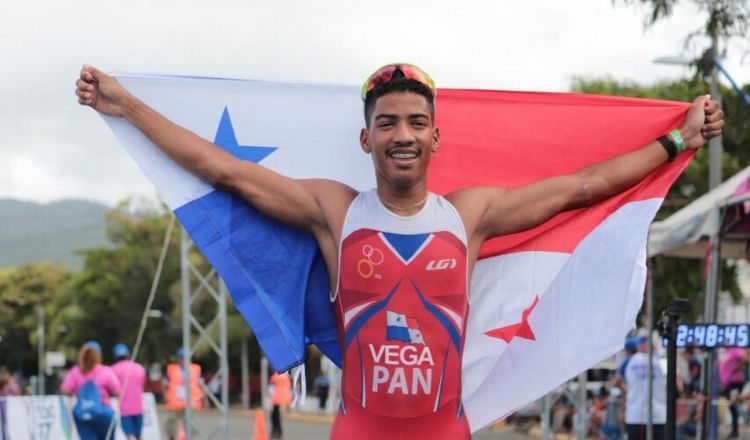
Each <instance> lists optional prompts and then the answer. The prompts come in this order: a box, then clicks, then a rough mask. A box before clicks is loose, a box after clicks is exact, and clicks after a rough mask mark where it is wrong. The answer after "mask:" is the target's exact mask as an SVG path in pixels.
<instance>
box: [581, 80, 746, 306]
mask: <svg viewBox="0 0 750 440" xmlns="http://www.w3.org/2000/svg"><path fill="white" fill-rule="evenodd" d="M571 88H572V90H573V91H575V92H581V93H595V94H607V95H618V96H632V97H637V98H650V99H667V100H674V101H691V100H692V99H693V98H694V97H696V96H698V95H701V94H705V93H707V86H706V84H705V83H704V82H703V81H700V80H680V81H674V82H661V83H657V84H655V85H652V86H644V85H640V84H637V83H633V82H627V81H623V82H619V81H616V80H614V79H612V78H598V79H586V78H574V79H573V82H572V85H571ZM721 93H722V95H723V96H724V97H725V99H724V103H723V108H724V112H725V115H726V116H725V118H726V124H727V125H726V128H725V130H724V136H723V142H724V157H723V175H724V176H731V175H733V174H735V173H737V172H738V171H740V170H741V169H742V168H743V167H745V166H747V164H748V163H750V151H748V149H747V148H741V146H742V145H749V144H750V138H749V137H750V109H748V106H747V105H745V104H744V103H743V102H742V101H741V100H740V99H739V97H738V96H737V95H736V93H735V91H734V90H731V89H723V90H722V91H721ZM707 176H708V151H707V149H705V148H704V149H701V150H699V151H698V153H697V154H696V156H695V158H694V159H693V162H692V164H691V165H690V166H689V167H688V168H687V169H686V170H685V172H684V173H683V174H682V175H681V176H680V178H679V179H678V180H677V182H675V184H674V185H673V186H672V188H671V190H670V191H669V193H668V194H667V197H666V199H665V201H664V205H663V206H662V209H661V210H660V211H659V213H658V214H657V220H661V219H663V218H666V217H668V216H669V215H671V214H673V213H674V212H676V211H677V210H678V209H680V208H682V207H684V206H685V205H687V204H688V203H689V202H691V201H692V200H694V199H696V198H697V197H699V196H701V195H703V194H705V193H706V192H707V191H708V179H707ZM653 269H654V287H655V289H654V291H655V300H654V308H655V310H657V311H659V310H663V309H664V308H665V307H666V306H667V304H668V303H669V302H670V301H671V300H672V299H673V298H677V297H686V298H689V299H690V300H691V302H692V304H693V308H692V315H693V317H696V316H698V315H700V314H701V313H702V310H703V307H702V304H703V290H704V285H703V283H704V280H703V273H704V261H703V260H691V259H678V258H667V257H659V258H657V259H656V262H655V265H654V268H653ZM721 276H722V289H723V290H724V291H726V292H729V294H730V295H731V296H732V298H734V299H735V300H737V299H739V297H740V291H739V286H738V285H737V280H736V270H735V267H734V265H732V264H729V263H728V262H726V261H724V262H723V263H722V275H721Z"/></svg>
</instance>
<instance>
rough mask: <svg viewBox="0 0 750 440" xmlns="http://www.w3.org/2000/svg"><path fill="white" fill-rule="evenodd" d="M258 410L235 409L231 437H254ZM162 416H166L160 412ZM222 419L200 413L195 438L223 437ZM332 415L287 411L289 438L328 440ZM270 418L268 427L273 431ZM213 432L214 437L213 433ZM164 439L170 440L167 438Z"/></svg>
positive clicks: (492, 433)
mask: <svg viewBox="0 0 750 440" xmlns="http://www.w3.org/2000/svg"><path fill="white" fill-rule="evenodd" d="M254 417H255V411H243V410H231V411H230V416H229V439H230V440H251V439H252V437H253V434H254V430H253V422H254ZM160 419H161V420H162V421H163V420H164V417H163V415H162V414H161V413H160ZM220 421H221V418H220V416H219V413H218V412H216V411H213V410H208V411H202V412H200V413H198V414H197V415H196V429H197V430H198V432H197V435H196V436H195V437H194V438H193V440H205V439H209V438H214V439H221V438H222V437H221V436H220V435H219V432H218V431H217V429H218V426H219V422H220ZM331 421H332V418H331V417H330V416H321V415H315V414H299V413H287V414H284V419H283V429H284V439H285V440H327V439H328V434H329V432H330V430H331ZM270 428H271V426H270V421H269V420H268V417H266V430H267V431H268V430H270ZM212 434H213V437H212V436H211V435H212ZM473 438H474V439H477V440H494V439H503V440H529V439H530V437H527V436H524V435H522V434H519V433H516V432H515V431H513V430H512V429H511V428H502V429H496V430H484V431H482V432H479V433H477V434H476V435H474V437H473ZM162 440H167V439H166V438H164V439H162Z"/></svg>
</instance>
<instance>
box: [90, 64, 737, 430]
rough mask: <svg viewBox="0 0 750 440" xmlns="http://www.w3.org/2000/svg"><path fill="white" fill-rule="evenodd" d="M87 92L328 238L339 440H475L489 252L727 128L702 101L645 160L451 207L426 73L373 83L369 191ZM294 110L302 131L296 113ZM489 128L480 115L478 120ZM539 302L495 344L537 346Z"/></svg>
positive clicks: (379, 76)
mask: <svg viewBox="0 0 750 440" xmlns="http://www.w3.org/2000/svg"><path fill="white" fill-rule="evenodd" d="M76 93H77V95H78V98H79V102H80V103H81V104H83V105H89V106H91V107H93V108H95V109H96V110H98V111H99V112H101V113H103V114H105V115H109V116H114V117H120V118H124V119H125V120H126V121H127V122H129V123H130V124H132V126H134V127H135V128H136V129H137V130H139V131H140V132H141V133H143V135H145V136H146V137H147V138H148V139H149V140H150V141H151V142H153V144H155V145H156V146H157V147H158V148H159V149H160V150H161V151H162V152H163V153H165V154H166V155H167V156H169V157H170V158H171V159H172V160H174V161H175V162H177V163H178V164H179V165H181V166H182V167H184V168H185V169H187V170H189V171H190V172H192V173H194V174H196V175H198V176H199V177H200V178H201V179H203V180H204V181H206V182H208V184H210V185H211V186H213V187H216V188H221V189H224V190H226V191H228V192H231V193H233V194H235V195H238V196H239V197H241V198H242V199H244V200H245V201H246V202H247V203H249V204H250V205H252V206H253V207H255V208H256V209H257V210H258V211H260V212H261V213H262V214H264V215H265V216H267V217H270V218H271V219H274V220H276V221H278V222H282V223H285V224H289V225H292V226H294V227H296V228H300V229H303V230H307V231H309V232H310V233H311V234H312V235H313V236H314V238H315V241H316V243H317V245H318V247H319V249H320V252H321V253H322V256H323V260H324V262H325V268H326V269H327V273H328V276H329V281H330V285H331V286H336V287H335V288H333V289H331V301H333V302H334V305H333V307H334V310H335V315H336V324H337V328H338V333H339V338H338V339H339V344H340V348H341V353H342V357H343V360H342V364H343V365H342V369H343V383H342V401H341V405H340V410H339V414H338V417H337V418H336V421H335V423H334V426H333V431H332V434H331V437H332V438H358V439H369V438H373V439H375V438H403V439H407V438H408V439H428V438H441V439H452V438H456V439H459V438H469V437H470V428H469V422H471V420H467V413H466V412H465V411H464V405H463V402H462V361H464V362H466V360H467V356H469V357H471V358H472V361H474V359H473V358H474V357H475V354H473V353H472V354H469V353H466V354H464V342H465V339H466V337H467V326H469V327H470V326H471V325H472V324H471V323H470V322H469V323H468V324H467V318H468V316H469V313H468V303H469V297H468V291H469V283H471V282H472V281H474V284H472V295H474V291H475V286H476V285H477V281H476V280H472V275H473V274H474V272H475V269H476V268H477V267H478V264H477V260H478V258H479V257H480V253H481V252H480V251H481V248H482V246H483V244H484V243H485V242H486V241H488V240H490V239H492V238H494V237H502V236H508V235H511V234H519V233H522V232H523V231H527V230H530V229H532V228H536V227H538V226H540V225H543V224H545V222H548V220H550V219H553V218H554V217H555V216H557V215H558V214H560V213H562V212H565V211H572V210H577V209H579V208H582V207H588V206H594V205H596V204H598V203H599V202H602V201H605V200H607V199H609V198H611V197H612V196H615V195H617V194H619V193H621V192H623V191H625V190H627V189H629V188H631V187H633V186H636V185H637V184H639V182H641V181H642V180H643V179H645V178H646V177H647V176H649V174H650V173H652V172H653V171H654V170H656V169H657V168H659V167H660V166H662V165H663V164H664V163H665V162H667V161H670V162H671V161H672V160H674V159H675V158H676V156H677V155H678V154H679V153H680V152H682V151H685V150H695V149H697V148H699V147H700V146H702V145H703V144H704V143H705V141H706V139H708V138H710V137H714V136H718V135H719V134H720V133H721V127H722V126H723V124H724V121H723V113H722V112H721V110H720V109H719V108H718V105H717V103H716V102H715V101H711V100H710V99H709V97H708V96H701V97H698V98H696V100H695V101H694V102H693V104H692V106H691V107H690V109H689V111H688V113H687V115H686V116H685V117H684V121H683V122H682V124H681V126H680V127H679V129H675V130H672V131H669V132H668V133H661V134H663V136H659V137H658V139H657V140H654V141H653V142H650V143H648V144H647V145H645V146H642V147H640V148H637V149H633V150H631V151H628V152H624V153H621V154H618V155H616V156H614V157H610V158H608V159H606V160H603V161H599V162H597V163H594V164H592V165H588V166H585V167H582V168H580V169H579V170H578V171H575V172H573V173H567V174H561V175H557V176H553V177H549V178H546V179H541V180H539V181H536V182H533V183H529V184H525V185H520V186H516V187H510V188H508V187H500V186H472V187H467V188H463V189H458V190H454V191H451V192H449V193H447V194H446V195H445V196H440V195H437V194H435V193H432V192H430V191H428V181H427V169H428V165H429V164H430V162H431V160H432V158H433V155H435V154H436V153H437V152H438V149H439V147H440V140H441V133H440V131H439V130H438V128H437V127H436V125H435V95H436V89H435V86H434V83H433V82H432V80H431V79H430V78H429V76H427V75H426V74H425V73H424V72H422V71H421V70H420V69H418V68H416V67H415V66H412V65H408V64H394V65H389V66H385V67H383V68H381V69H379V70H378V71H376V72H375V73H374V74H373V75H371V76H370V78H368V80H367V81H366V83H365V85H364V86H363V89H362V98H363V100H364V114H365V128H363V129H361V132H360V146H361V148H362V150H363V151H364V152H365V153H367V154H370V155H371V157H372V160H373V164H374V169H375V179H376V182H377V188H375V189H373V190H370V191H364V192H360V191H357V190H355V189H354V188H352V187H350V186H348V185H346V184H343V183H340V182H337V181H333V180H325V179H292V178H289V177H285V176H283V175H281V174H279V173H276V172H274V171H271V170H270V169H268V168H265V167H263V166H259V165H257V164H255V163H251V162H248V161H243V160H239V159H237V158H236V157H235V156H234V155H232V154H230V153H229V152H228V151H227V150H225V149H222V148H220V147H218V146H216V145H214V144H212V143H211V142H209V141H206V140H204V139H202V138H201V137H199V136H197V135H196V134H194V133H192V132H190V131H188V130H186V129H184V128H182V127H180V126H178V125H176V124H174V123H172V122H171V121H169V120H168V119H166V118H165V117H163V116H162V115H160V114H159V113H157V112H156V111H155V110H153V109H152V108H151V107H149V106H148V105H146V104H145V103H144V102H142V101H141V100H139V99H138V98H136V97H135V96H133V95H131V94H130V93H129V92H128V91H126V90H125V88H123V87H122V86H121V85H120V84H119V83H118V81H117V80H115V79H114V78H112V77H110V76H108V75H106V74H104V73H102V72H100V71H98V70H97V69H94V68H92V67H89V66H84V68H83V70H82V71H81V75H80V78H79V80H78V81H77V91H76ZM475 99H477V100H479V99H480V98H478V97H475ZM286 110H287V112H288V114H289V115H288V117H289V118H294V112H295V111H296V110H297V109H295V108H288V109H286ZM558 117H559V118H568V117H570V115H562V114H561V115H558ZM483 118H484V115H481V114H472V115H470V118H469V119H470V120H472V119H473V120H474V121H483V120H484V119H483ZM500 122H501V121H491V123H494V124H499V123H500ZM563 127H564V126H563ZM488 128H490V127H488ZM217 138H218V135H217ZM234 142H235V143H236V140H235V141H234ZM609 142H610V143H613V144H616V143H617V142H618V139H610V140H609ZM603 147H606V146H603ZM335 159H336V158H335V157H321V158H320V160H323V161H327V160H335ZM611 217H613V216H611ZM605 223H606V222H602V224H605ZM589 227H591V226H589ZM623 240H626V239H623ZM584 241H585V240H582V241H581V243H584ZM623 243H625V242H623ZM612 245H613V246H614V247H615V248H616V247H617V246H619V243H612ZM615 252H616V251H615ZM539 258H542V257H539ZM536 264H537V265H544V264H545V263H544V261H542V260H539V261H538V262H537V263H536ZM475 265H476V266H475ZM220 272H221V270H220ZM222 276H225V277H226V275H224V274H222ZM558 278H559V277H558ZM629 279H630V278H628V280H629ZM628 282H629V281H628ZM230 290H231V286H230ZM540 294H541V293H539V294H537V296H536V297H534V298H533V300H532V301H530V303H529V304H527V306H526V307H524V308H523V313H522V314H521V316H520V318H521V321H520V322H517V323H514V324H511V325H506V326H503V327H498V328H495V329H488V330H487V331H486V332H484V333H485V335H486V337H490V338H495V339H498V340H502V341H504V342H505V343H506V344H509V343H510V342H511V341H513V339H514V338H523V339H526V340H534V339H535V338H536V337H537V336H538V334H539V332H540V330H539V329H534V328H533V326H532V325H530V319H531V315H532V313H535V312H536V310H535V308H536V309H540V310H539V313H542V314H543V313H545V312H544V310H542V309H543V308H544V306H543V305H542V304H541V303H540V300H539V296H538V295H540ZM537 303H539V307H537ZM482 312H483V311H482V310H476V309H474V311H473V312H472V313H478V314H479V315H481V314H482ZM535 333H536V334H535ZM468 337H469V338H471V337H472V336H471V335H469V336H468ZM540 342H541V337H540ZM620 344H621V341H620ZM540 346H541V345H540ZM462 355H463V358H462ZM505 373H507V374H510V373H511V372H510V371H506V372H505ZM464 378H466V374H465V372H464ZM464 382H465V381H464ZM464 385H465V384H464ZM475 388H476V385H475V384H472V389H475ZM509 391H510V390H509ZM472 392H473V391H472ZM463 395H464V396H465V395H466V391H465V390H464V393H463ZM464 400H465V399H464ZM470 409H471V408H470ZM472 410H473V409H472ZM500 415H502V414H500ZM471 416H472V415H471V414H469V418H471ZM495 417H497V416H496V415H495ZM478 420H479V419H478ZM478 423H486V421H485V420H480V421H479V422H478ZM472 425H475V424H474V423H473V424H472ZM473 427H474V426H472V428H473Z"/></svg>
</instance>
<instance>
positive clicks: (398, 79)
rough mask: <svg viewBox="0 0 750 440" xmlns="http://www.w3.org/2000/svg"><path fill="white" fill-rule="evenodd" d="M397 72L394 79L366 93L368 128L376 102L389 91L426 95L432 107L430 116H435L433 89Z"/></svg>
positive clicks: (428, 103)
mask: <svg viewBox="0 0 750 440" xmlns="http://www.w3.org/2000/svg"><path fill="white" fill-rule="evenodd" d="M397 74H398V72H397V73H396V74H394V78H393V79H392V80H390V81H386V82H384V83H381V84H378V85H377V86H375V87H374V88H373V89H372V90H370V91H368V92H367V94H366V95H365V125H366V126H367V127H368V128H369V127H370V118H371V117H372V112H373V111H374V110H375V102H376V101H377V100H378V98H380V97H381V96H385V95H387V94H389V93H404V92H411V93H416V94H417V95H420V96H422V97H424V99H426V100H427V105H428V106H429V107H430V116H431V117H432V118H433V119H434V118H435V98H434V97H433V94H432V90H430V88H429V87H427V86H426V85H424V84H422V83H421V82H419V81H417V80H415V79H411V78H406V77H404V76H403V74H401V76H397Z"/></svg>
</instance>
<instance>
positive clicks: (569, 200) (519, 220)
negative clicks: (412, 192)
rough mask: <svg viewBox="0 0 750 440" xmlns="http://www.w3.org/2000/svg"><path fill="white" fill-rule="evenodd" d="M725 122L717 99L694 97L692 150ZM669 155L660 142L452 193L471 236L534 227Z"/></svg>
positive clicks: (686, 130) (607, 192)
mask: <svg viewBox="0 0 750 440" xmlns="http://www.w3.org/2000/svg"><path fill="white" fill-rule="evenodd" d="M723 125H724V120H723V112H722V111H721V110H720V109H719V107H718V104H717V102H716V101H711V100H710V99H709V97H708V96H700V97H698V98H696V99H695V101H693V105H692V107H691V108H690V110H689V111H688V113H687V115H686V117H685V121H684V122H683V124H682V126H681V127H680V128H679V130H680V133H681V134H682V136H683V137H684V139H685V144H686V146H687V148H688V149H697V148H700V147H701V146H702V145H703V144H705V142H706V140H707V139H709V138H711V137H715V136H718V135H719V134H720V133H721V128H722V127H723ZM668 158H669V155H668V153H667V150H666V148H665V147H664V146H662V144H661V143H659V142H658V141H654V142H651V143H650V144H648V145H645V146H644V147H642V148H639V149H637V150H634V151H632V152H629V153H625V154H622V155H619V156H616V157H614V158H612V159H608V160H606V161H603V162H599V163H596V164H594V165H591V166H588V167H586V168H583V169H581V170H579V171H577V172H576V173H573V174H570V175H564V176H556V177H551V178H549V179H544V180H541V181H538V182H535V183H532V184H529V185H525V186H521V187H517V188H498V187H476V188H469V189H466V190H462V191H459V192H457V193H455V194H453V195H451V201H452V202H453V203H454V204H456V205H457V208H458V209H459V211H460V212H461V213H462V214H463V216H464V220H465V222H466V224H467V226H468V227H467V232H469V233H470V236H471V237H472V239H477V240H480V241H483V240H485V239H488V238H491V237H494V236H498V235H505V234H511V233H514V232H520V231H523V230H526V229H530V228H533V227H535V226H537V225H539V224H541V223H543V222H545V221H546V220H548V219H549V218H551V217H553V216H554V215H556V214H558V213H560V212H563V211H567V210H570V209H575V208H580V207H585V206H589V205H592V204H594V203H597V202H599V201H601V200H603V199H605V198H607V197H610V196H612V195H615V194H617V193H619V192H621V191H624V190H625V189H627V188H630V187H631V186H633V185H635V184H636V183H638V182H640V181H641V180H642V179H643V178H645V177H646V176H647V175H648V174H649V173H651V172H652V171H653V170H655V169H656V168H657V167H658V166H659V165H661V164H663V163H664V162H666V161H667V160H668Z"/></svg>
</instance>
